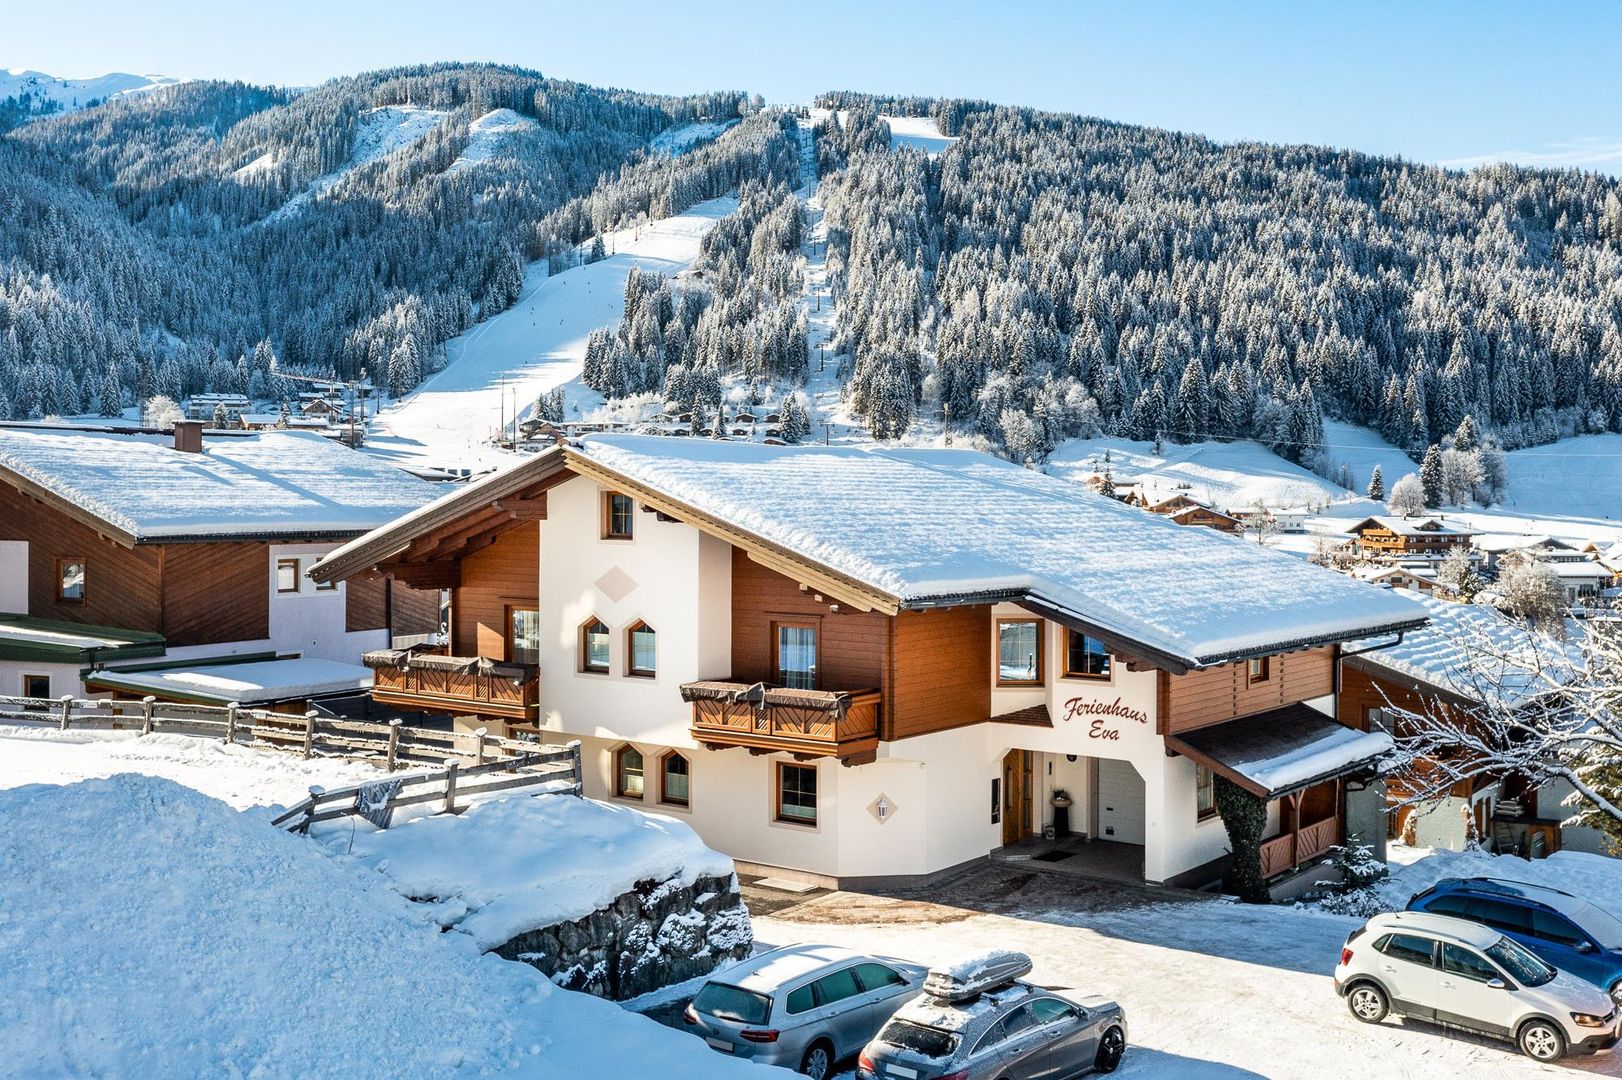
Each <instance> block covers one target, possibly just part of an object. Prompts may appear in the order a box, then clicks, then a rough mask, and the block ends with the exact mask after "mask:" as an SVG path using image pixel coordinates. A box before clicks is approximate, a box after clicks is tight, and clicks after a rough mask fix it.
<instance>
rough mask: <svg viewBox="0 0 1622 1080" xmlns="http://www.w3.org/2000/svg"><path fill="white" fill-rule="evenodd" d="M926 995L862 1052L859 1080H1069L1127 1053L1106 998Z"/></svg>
mask: <svg viewBox="0 0 1622 1080" xmlns="http://www.w3.org/2000/svg"><path fill="white" fill-rule="evenodd" d="M1026 969H1027V970H1029V961H1026ZM933 977H934V973H931V978H932V979H933ZM929 990H930V987H929V984H926V992H925V995H924V996H922V997H919V998H915V999H914V1000H912V1001H911V1002H908V1003H907V1004H906V1005H903V1006H902V1007H901V1009H900V1010H898V1011H897V1012H896V1014H895V1015H894V1016H893V1017H891V1018H890V1022H889V1023H887V1024H886V1025H884V1027H883V1029H882V1030H880V1031H879V1033H878V1035H877V1037H875V1038H874V1040H873V1041H872V1042H870V1043H868V1044H867V1049H866V1050H864V1051H862V1054H861V1057H860V1059H859V1061H858V1064H857V1069H856V1075H857V1077H858V1078H859V1080H940V1078H942V1077H950V1078H951V1080H1068V1078H1070V1077H1076V1076H1084V1075H1086V1074H1088V1073H1091V1072H1112V1071H1114V1069H1115V1067H1116V1066H1117V1065H1119V1064H1120V1063H1121V1057H1122V1055H1123V1054H1124V1053H1125V1052H1126V1037H1127V1028H1126V1014H1125V1012H1124V1011H1123V1010H1122V1009H1121V1007H1120V1006H1119V1005H1117V1004H1116V1003H1115V1002H1113V1001H1108V1000H1106V999H1104V998H1100V997H1081V996H1078V995H1074V994H1072V993H1070V992H1069V991H1063V990H1044V989H1042V988H1041V987H1038V986H1032V985H1031V984H1030V983H1027V982H1023V981H1019V980H1015V981H1012V982H1003V983H1002V984H1001V985H999V986H995V987H993V988H990V989H985V990H977V989H976V988H975V987H973V986H968V987H966V988H965V989H964V991H963V992H962V993H955V994H952V995H950V996H948V997H931V996H929Z"/></svg>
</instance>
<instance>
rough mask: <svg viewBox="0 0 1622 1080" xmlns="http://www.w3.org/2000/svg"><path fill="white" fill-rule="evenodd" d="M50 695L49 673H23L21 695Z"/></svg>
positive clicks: (42, 696)
mask: <svg viewBox="0 0 1622 1080" xmlns="http://www.w3.org/2000/svg"><path fill="white" fill-rule="evenodd" d="M50 696H51V677H50V676H49V675H24V676H23V697H29V698H48V697H50Z"/></svg>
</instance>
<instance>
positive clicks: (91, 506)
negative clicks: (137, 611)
mask: <svg viewBox="0 0 1622 1080" xmlns="http://www.w3.org/2000/svg"><path fill="white" fill-rule="evenodd" d="M0 482H5V483H9V484H11V485H13V486H14V487H17V488H19V489H21V490H22V491H23V492H25V493H26V494H29V495H32V496H34V497H36V498H39V499H41V500H42V501H44V502H47V503H49V504H51V505H53V506H55V507H56V508H57V509H59V510H61V511H62V512H63V513H66V514H68V515H70V516H72V517H75V518H77V519H78V520H80V521H83V522H84V523H85V524H87V525H89V526H90V527H91V528H94V529H96V530H97V531H98V532H101V533H103V534H106V535H110V536H112V537H113V538H115V539H118V540H120V541H122V542H124V543H126V544H138V543H162V542H169V541H186V540H250V539H252V540H272V539H287V540H294V539H307V540H309V539H333V540H337V539H345V538H348V537H352V536H358V535H360V534H361V533H364V532H366V531H367V530H368V529H373V528H376V527H377V526H379V525H381V524H383V523H384V522H387V521H390V520H392V519H393V518H396V517H398V516H400V515H401V514H403V513H406V512H408V511H411V510H414V509H416V508H417V507H419V506H421V505H423V504H424V503H426V502H428V501H429V500H431V499H432V498H433V497H434V496H435V495H436V494H437V492H436V491H435V489H434V487H433V485H431V484H429V483H427V482H425V481H422V480H419V479H417V478H416V477H414V476H411V475H409V474H408V473H405V472H402V471H401V470H400V469H398V468H396V467H394V466H393V465H389V464H386V463H384V462H381V461H379V460H377V459H376V458H373V457H370V456H368V455H366V454H359V453H356V452H355V451H353V450H350V449H348V448H347V447H344V446H340V445H338V444H336V443H333V442H331V441H330V440H327V439H324V438H322V437H320V436H319V435H312V434H309V433H307V432H291V431H273V432H264V433H259V434H251V435H230V436H222V435H215V434H210V435H209V436H208V437H206V438H205V439H204V440H203V451H202V452H201V453H188V452H185V451H181V450H176V449H175V448H174V440H173V439H172V438H171V437H170V436H168V435H154V434H141V433H128V432H116V431H108V430H99V429H91V430H85V429H77V428H66V427H64V428H54V427H22V426H6V425H0Z"/></svg>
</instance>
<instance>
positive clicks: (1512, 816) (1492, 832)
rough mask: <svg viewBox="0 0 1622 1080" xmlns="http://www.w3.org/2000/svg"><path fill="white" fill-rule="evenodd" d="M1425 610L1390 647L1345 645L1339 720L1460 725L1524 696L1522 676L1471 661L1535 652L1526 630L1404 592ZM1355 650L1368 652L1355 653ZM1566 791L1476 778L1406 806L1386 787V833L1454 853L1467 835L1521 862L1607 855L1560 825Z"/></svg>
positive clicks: (1378, 726) (1493, 615) (1603, 847)
mask: <svg viewBox="0 0 1622 1080" xmlns="http://www.w3.org/2000/svg"><path fill="white" fill-rule="evenodd" d="M1407 595H1408V596H1409V598H1411V599H1413V600H1414V601H1416V602H1418V603H1421V604H1423V605H1424V606H1425V608H1426V610H1427V611H1428V612H1429V614H1430V617H1431V621H1430V623H1428V624H1427V625H1425V626H1423V627H1421V628H1419V629H1416V630H1409V631H1407V632H1405V633H1404V634H1403V637H1402V640H1401V641H1400V642H1397V643H1396V644H1392V643H1390V642H1389V641H1384V642H1381V641H1370V642H1367V643H1355V644H1351V645H1348V646H1347V647H1346V650H1345V652H1344V653H1343V655H1342V661H1341V693H1340V721H1341V723H1343V724H1346V725H1348V726H1352V727H1360V728H1363V729H1365V730H1368V731H1384V732H1387V733H1390V734H1393V735H1400V734H1402V733H1403V731H1404V730H1405V728H1406V725H1408V724H1409V723H1410V721H1409V720H1408V719H1407V718H1406V717H1405V715H1404V714H1405V713H1413V714H1417V715H1448V716H1451V717H1453V718H1454V719H1455V720H1456V722H1458V723H1459V724H1461V725H1464V724H1468V723H1469V717H1470V715H1471V713H1472V712H1473V711H1477V710H1480V709H1481V708H1483V707H1484V706H1485V705H1486V704H1487V703H1488V701H1489V699H1491V700H1492V701H1493V702H1494V703H1495V704H1497V705H1499V706H1501V707H1508V708H1511V709H1515V708H1519V707H1521V706H1522V704H1523V703H1524V699H1525V697H1526V696H1527V695H1529V694H1530V693H1531V692H1532V689H1533V688H1532V687H1530V686H1528V685H1526V680H1525V678H1524V676H1517V675H1515V674H1513V673H1511V674H1510V675H1509V676H1508V677H1507V678H1498V679H1494V678H1491V677H1488V676H1487V675H1484V674H1483V673H1482V672H1481V671H1479V670H1478V669H1477V667H1476V666H1475V665H1472V663H1471V657H1472V655H1476V654H1479V653H1480V652H1481V648H1482V643H1483V642H1487V643H1491V645H1492V646H1493V647H1494V648H1496V649H1503V650H1517V651H1518V650H1523V649H1530V648H1533V647H1534V644H1533V640H1532V638H1531V636H1530V634H1529V633H1528V631H1527V630H1526V628H1525V627H1524V626H1523V625H1522V624H1521V623H1519V622H1517V621H1516V620H1514V619H1512V618H1510V617H1508V616H1506V615H1503V614H1501V613H1500V612H1499V611H1497V610H1496V609H1494V608H1491V607H1488V606H1486V605H1482V604H1459V603H1453V602H1450V601H1447V600H1440V599H1432V598H1431V597H1428V596H1423V595H1421V594H1419V593H1408V594H1407ZM1363 644H1367V645H1370V646H1377V647H1374V648H1369V649H1368V650H1367V651H1364V649H1363ZM1571 793H1572V789H1571V786H1570V785H1569V784H1566V783H1564V782H1554V783H1549V784H1545V785H1543V786H1542V787H1540V788H1532V787H1531V786H1530V785H1528V784H1527V783H1525V782H1524V780H1523V779H1519V778H1514V777H1511V778H1508V779H1506V780H1504V781H1503V782H1499V781H1496V780H1489V779H1486V778H1476V779H1474V780H1470V781H1461V782H1460V783H1458V784H1454V785H1452V786H1451V788H1450V789H1449V791H1448V792H1447V794H1446V795H1443V796H1440V797H1438V798H1435V799H1431V800H1427V801H1426V802H1425V803H1423V804H1421V805H1409V804H1407V799H1408V797H1409V796H1411V795H1413V794H1417V791H1416V790H1415V789H1414V788H1413V787H1411V786H1405V785H1403V784H1396V783H1392V784H1388V791H1387V794H1388V798H1389V800H1390V803H1391V807H1392V812H1391V814H1390V816H1389V831H1388V835H1389V836H1390V837H1392V838H1397V837H1402V838H1404V839H1406V840H1407V841H1408V842H1409V843H1412V844H1416V845H1418V846H1421V847H1439V848H1447V849H1449V850H1453V851H1458V850H1460V849H1462V848H1463V847H1464V846H1465V845H1466V843H1468V842H1469V841H1470V840H1471V839H1475V840H1476V841H1477V842H1479V843H1482V844H1484V845H1486V846H1490V847H1492V848H1494V849H1495V850H1498V851H1501V852H1504V851H1507V852H1519V853H1522V854H1526V855H1529V856H1532V855H1538V856H1541V855H1548V854H1552V853H1553V852H1556V851H1560V850H1562V849H1569V850H1574V851H1587V852H1593V853H1595V854H1606V853H1608V850H1609V849H1608V845H1607V843H1606V840H1605V837H1604V836H1603V835H1602V834H1601V833H1599V832H1598V831H1597V830H1594V829H1589V828H1583V827H1570V828H1568V827H1565V826H1562V825H1561V822H1562V821H1563V820H1565V819H1566V818H1568V817H1570V816H1571V811H1570V810H1569V808H1566V807H1564V806H1563V800H1564V799H1565V798H1566V797H1567V796H1569V795H1570V794H1571Z"/></svg>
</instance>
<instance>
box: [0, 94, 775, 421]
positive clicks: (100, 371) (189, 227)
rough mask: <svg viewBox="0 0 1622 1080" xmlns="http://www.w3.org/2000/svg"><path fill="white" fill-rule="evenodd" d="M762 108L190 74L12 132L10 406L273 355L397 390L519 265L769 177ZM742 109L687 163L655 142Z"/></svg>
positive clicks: (75, 397) (712, 98) (112, 398)
mask: <svg viewBox="0 0 1622 1080" xmlns="http://www.w3.org/2000/svg"><path fill="white" fill-rule="evenodd" d="M496 110H507V112H504V113H503V112H495V111H496ZM757 110H758V102H752V101H751V100H750V99H748V98H746V97H745V96H744V95H743V94H739V93H719V94H710V95H699V96H693V97H684V98H674V97H663V96H655V95H647V94H638V93H633V92H629V91H620V90H603V89H598V88H594V87H590V86H585V85H583V84H580V83H573V82H566V81H561V80H556V79H549V78H546V77H544V76H542V75H540V74H539V73H536V72H532V71H525V70H522V69H517V68H506V67H496V66H491V65H460V64H443V65H434V66H430V67H420V68H409V69H398V70H391V71H383V72H377V73H373V74H369V75H364V76H359V77H356V78H347V79H340V80H336V81H334V82H331V83H328V84H326V85H324V86H321V87H318V88H316V89H314V90H311V91H309V92H308V93H304V94H299V95H294V94H291V93H288V92H285V91H281V90H276V89H271V88H264V87H254V86H246V85H243V84H226V83H187V84H184V85H180V86H175V87H171V88H167V89H163V90H159V91H156V92H153V93H151V94H149V95H146V96H142V97H136V98H127V99H119V100H115V101H112V102H109V103H107V104H105V105H102V106H100V107H98V108H94V109H89V110H86V111H83V112H78V113H73V114H70V115H57V116H50V117H46V118H43V119H37V120H34V121H32V122H30V123H26V124H23V125H21V126H19V127H17V128H15V129H14V130H12V131H10V132H8V133H6V134H5V135H4V136H0V415H3V416H15V417H26V416H38V415H42V414H49V413H72V412H80V411H92V412H93V411H97V410H98V409H99V410H100V411H102V412H103V413H104V414H108V415H111V414H112V413H114V412H116V411H117V409H118V408H119V407H120V406H122V405H124V404H127V403H130V402H131V401H133V400H137V399H141V398H145V397H147V396H148V395H150V394H152V393H164V394H167V395H168V396H170V397H173V398H177V399H178V398H179V397H181V396H182V395H185V394H189V393H192V392H195V391H198V390H203V389H212V390H224V391H232V390H253V391H255V392H256V393H258V394H261V395H263V394H265V393H267V391H268V389H269V386H268V382H267V378H268V367H269V362H270V358H271V356H272V355H273V354H274V355H279V356H280V357H281V359H282V361H283V362H284V363H286V364H287V365H289V366H291V367H296V368H302V369H305V370H308V371H313V372H332V373H335V374H337V375H339V376H349V375H352V374H354V373H356V372H357V371H359V370H360V369H361V368H366V369H368V371H369V373H370V374H372V375H373V376H374V377H376V378H377V379H378V381H380V382H383V381H386V382H387V384H388V385H389V386H390V388H391V389H393V390H394V391H396V392H398V391H401V390H404V389H407V388H409V387H410V386H411V385H414V384H415V383H416V382H417V381H418V380H419V379H420V378H421V376H422V374H423V372H424V371H426V370H430V369H431V367H432V365H433V364H434V363H435V359H436V356H435V354H436V350H438V349H439V347H440V346H441V344H442V343H443V342H444V341H445V340H446V339H447V338H449V337H451V336H453V335H455V334H457V333H459V332H461V331H462V330H463V329H465V328H466V327H467V326H468V325H470V323H471V322H472V321H473V320H474V319H475V318H476V317H479V316H481V315H488V314H490V313H492V312H494V311H498V310H501V309H503V308H505V307H506V306H508V305H510V304H511V303H512V301H513V300H514V298H515V297H516V296H517V294H518V291H519V288H520V286H521V283H522V273H523V266H524V263H525V262H526V261H527V260H533V259H537V258H544V257H550V258H553V259H554V260H563V261H567V260H568V259H569V258H571V257H573V256H572V252H573V249H574V247H575V245H577V244H579V243H580V242H582V241H584V240H586V239H588V238H589V237H590V236H591V235H592V234H593V233H595V232H597V231H600V230H602V229H604V228H608V227H611V226H613V225H616V224H618V223H619V222H621V221H624V220H629V219H632V218H634V217H635V216H636V214H638V213H652V214H655V215H661V214H664V213H670V212H673V211H679V210H681V209H685V207H686V206H688V205H691V204H692V203H693V202H697V201H699V200H701V199H704V198H709V197H712V196H713V195H717V194H721V193H723V192H725V191H727V190H731V189H734V188H736V186H737V185H738V183H739V182H740V181H741V180H742V179H744V178H745V177H747V176H754V175H756V174H757V173H760V171H761V166H760V162H761V160H762V157H763V156H764V155H763V151H764V148H765V147H766V145H767V144H768V143H769V142H770V141H771V140H772V139H774V138H777V137H779V136H778V134H777V132H778V122H777V119H776V118H775V116H771V115H761V116H755V115H753V114H755V113H756V112H757ZM492 114H494V115H495V116H496V117H497V118H502V119H504V120H505V122H504V123H501V124H497V125H483V124H482V122H485V121H488V120H489V118H490V117H491V116H492ZM739 116H748V117H749V119H746V120H745V122H744V123H742V124H739V125H736V126H734V127H733V128H732V129H731V130H730V131H728V132H727V134H726V135H724V136H722V137H721V138H720V139H718V140H717V141H716V142H715V143H713V144H711V145H709V146H705V147H702V148H700V149H698V150H696V151H694V152H693V153H690V154H688V155H686V156H684V157H682V158H678V159H674V160H672V159H669V158H665V157H662V156H659V157H656V158H649V156H648V155H647V153H646V145H647V142H648V139H649V138H650V137H652V136H654V135H655V134H658V133H659V132H661V131H664V130H666V129H669V128H671V127H673V126H676V125H679V124H683V123H687V122H691V121H695V120H699V119H717V118H719V119H735V118H737V117H739ZM645 159H646V160H645ZM260 343H264V344H260ZM256 346H257V347H256Z"/></svg>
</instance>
